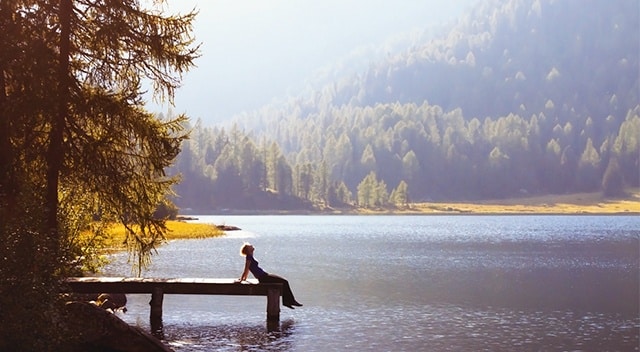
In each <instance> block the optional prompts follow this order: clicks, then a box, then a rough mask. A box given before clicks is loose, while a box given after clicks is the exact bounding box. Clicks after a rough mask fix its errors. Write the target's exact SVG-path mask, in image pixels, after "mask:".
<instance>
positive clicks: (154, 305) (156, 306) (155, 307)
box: [149, 287, 164, 335]
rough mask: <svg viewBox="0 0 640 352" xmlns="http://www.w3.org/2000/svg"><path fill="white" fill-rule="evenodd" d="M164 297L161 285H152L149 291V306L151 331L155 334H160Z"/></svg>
mask: <svg viewBox="0 0 640 352" xmlns="http://www.w3.org/2000/svg"><path fill="white" fill-rule="evenodd" d="M163 299H164V291H163V290H162V287H154V288H153V291H152V292H151V301H150V302H149V305H150V306H151V314H150V317H149V318H150V322H151V332H152V333H153V334H154V335H156V334H160V335H162V300H163Z"/></svg>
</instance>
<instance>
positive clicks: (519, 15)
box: [171, 0, 640, 212]
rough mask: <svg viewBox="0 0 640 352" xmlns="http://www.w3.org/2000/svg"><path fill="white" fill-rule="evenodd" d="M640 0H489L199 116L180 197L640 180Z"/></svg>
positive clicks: (392, 196) (399, 201)
mask: <svg viewBox="0 0 640 352" xmlns="http://www.w3.org/2000/svg"><path fill="white" fill-rule="evenodd" d="M639 16H640V15H639V11H638V4H637V2H636V1H632V0H631V1H630V0H621V1H612V2H605V1H575V0H567V1H544V0H541V1H497V2H496V1H486V2H481V5H480V6H479V8H478V9H476V10H475V11H474V12H473V13H472V14H471V15H470V16H468V17H466V18H464V19H462V20H461V21H460V22H459V23H457V24H456V25H454V26H452V27H451V28H449V29H448V30H447V31H443V33H444V34H442V35H440V36H436V37H430V38H425V39H424V40H422V41H420V42H419V43H416V44H415V45H414V46H412V47H410V48H407V50H406V51H405V52H404V53H403V54H400V55H397V56H392V57H388V58H387V59H385V60H383V61H379V62H373V63H371V64H370V67H369V69H368V70H366V71H364V72H361V73H360V74H358V75H354V76H350V77H343V78H342V79H341V80H337V81H335V82H334V83H332V84H329V85H327V86H324V87H321V88H318V89H316V90H314V91H312V92H311V93H308V94H306V95H300V96H297V97H292V98H291V99H289V100H288V101H286V102H284V103H282V104H272V105H269V106H266V107H264V108H262V109H260V110H258V111H253V112H249V113H246V114H244V115H242V116H239V117H237V118H236V120H235V123H234V124H233V125H231V126H226V127H219V126H218V127H212V126H204V125H203V124H202V123H201V122H200V121H196V122H195V123H194V124H193V125H190V126H189V128H191V129H192V133H191V138H190V139H189V140H187V141H185V142H183V145H182V152H181V153H180V155H179V156H178V158H177V161H176V164H175V165H174V166H173V167H172V168H171V172H172V173H173V174H180V175H181V177H182V182H181V183H180V184H178V185H176V186H175V188H174V189H175V191H176V192H177V194H178V196H177V197H176V198H175V203H176V204H177V205H178V206H179V207H180V208H181V209H195V211H204V212H210V211H216V210H221V209H282V210H291V209H310V208H312V207H321V208H322V207H331V208H340V207H351V206H357V207H360V208H380V207H382V208H384V207H391V208H392V207H396V206H403V205H406V204H407V203H409V202H424V201H451V200H465V201H477V200H483V199H500V198H506V197H522V196H534V195H544V194H567V193H577V192H599V191H602V192H603V194H604V196H606V197H615V196H620V195H622V193H623V189H624V188H625V187H637V186H638V183H639V182H640V163H639V154H640V144H639V139H640V106H639V105H638V104H639V92H640V84H639V77H640V74H639V67H640V62H639V60H638V55H639V53H640V48H639V46H640V40H639V39H638V28H640V23H639V22H640V21H639Z"/></svg>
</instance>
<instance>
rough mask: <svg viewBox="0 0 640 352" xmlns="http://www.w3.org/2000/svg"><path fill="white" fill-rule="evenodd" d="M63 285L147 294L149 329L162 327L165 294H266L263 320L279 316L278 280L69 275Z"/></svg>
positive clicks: (89, 290)
mask: <svg viewBox="0 0 640 352" xmlns="http://www.w3.org/2000/svg"><path fill="white" fill-rule="evenodd" d="M63 286H66V287H63V290H64V291H65V292H74V293H125V294H126V293H130V294H147V293H148V294H151V301H150V302H149V305H150V306H151V314H150V319H151V329H152V330H157V328H158V327H159V328H160V329H162V301H163V298H164V295H165V294H180V295H189V294H193V295H234V296H267V322H277V321H279V320H280V296H281V295H282V284H275V283H273V284H272V283H269V284H261V283H258V280H248V281H245V282H242V283H239V282H236V280H234V279H209V278H175V279H160V278H140V277H70V278H67V279H66V280H65V285H63ZM158 324H159V325H158Z"/></svg>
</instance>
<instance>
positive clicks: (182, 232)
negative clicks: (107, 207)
mask: <svg viewBox="0 0 640 352" xmlns="http://www.w3.org/2000/svg"><path fill="white" fill-rule="evenodd" d="M167 229H168V231H167V233H166V236H165V237H166V239H167V241H171V240H178V239H192V238H208V237H217V236H222V235H223V234H224V232H223V231H221V230H220V229H218V228H217V227H216V226H215V225H213V224H201V223H191V222H184V221H175V220H169V221H167ZM125 236H126V230H125V228H124V226H123V225H122V224H114V225H112V226H110V227H109V229H108V230H107V238H106V239H105V247H106V248H109V250H121V249H125V248H126V247H125V245H124V239H125Z"/></svg>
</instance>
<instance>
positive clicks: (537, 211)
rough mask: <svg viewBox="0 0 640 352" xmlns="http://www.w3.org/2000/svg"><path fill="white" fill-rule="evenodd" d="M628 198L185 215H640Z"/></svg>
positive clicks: (639, 202) (583, 196)
mask: <svg viewBox="0 0 640 352" xmlns="http://www.w3.org/2000/svg"><path fill="white" fill-rule="evenodd" d="M627 194H628V196H626V197H623V198H617V199H606V198H603V197H602V195H601V193H600V192H593V193H577V194H564V195H545V196H532V197H521V198H510V199H500V200H485V201H477V202H471V201H468V202H464V201H451V202H416V203H410V204H409V206H407V207H393V208H392V207H390V208H379V209H365V208H357V207H347V208H324V209H316V210H277V209H269V210H266V209H265V210H248V209H243V210H231V209H225V210H222V211H220V210H215V209H206V210H205V209H201V210H193V209H190V210H191V211H189V212H188V213H184V214H183V213H181V214H180V215H181V216H187V217H188V216H198V215H218V216H220V215H495V216H500V215H567V216H568V215H578V216H580V215H603V216H604V215H609V216H637V215H640V189H629V190H628V191H627Z"/></svg>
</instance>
